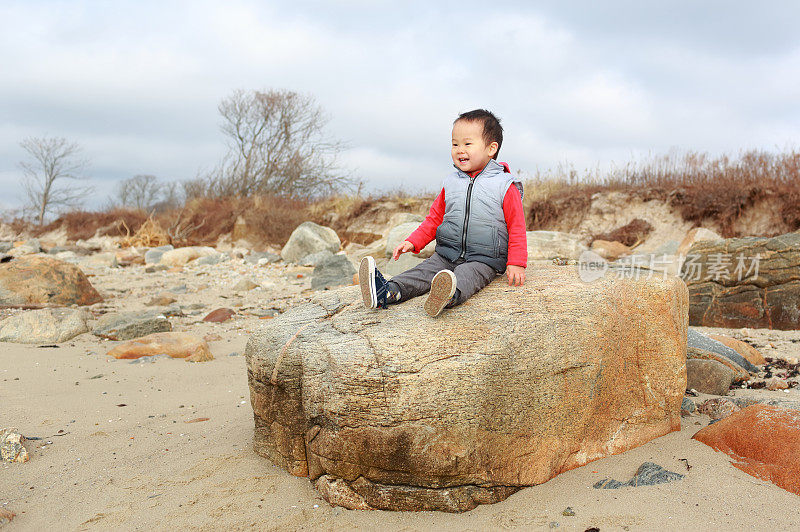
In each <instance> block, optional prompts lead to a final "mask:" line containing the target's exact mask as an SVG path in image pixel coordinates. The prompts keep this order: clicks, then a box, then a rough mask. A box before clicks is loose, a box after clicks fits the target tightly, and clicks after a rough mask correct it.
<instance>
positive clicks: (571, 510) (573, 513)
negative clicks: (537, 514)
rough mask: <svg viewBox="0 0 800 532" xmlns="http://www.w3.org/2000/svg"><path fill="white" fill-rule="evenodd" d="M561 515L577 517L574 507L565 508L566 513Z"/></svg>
mask: <svg viewBox="0 0 800 532" xmlns="http://www.w3.org/2000/svg"><path fill="white" fill-rule="evenodd" d="M561 515H563V516H566V517H574V516H575V510H573V509H572V506H567V507H566V508H564V511H563V512H561Z"/></svg>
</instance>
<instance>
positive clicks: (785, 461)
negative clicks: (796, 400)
mask: <svg viewBox="0 0 800 532" xmlns="http://www.w3.org/2000/svg"><path fill="white" fill-rule="evenodd" d="M693 438H694V439H695V440H697V441H699V442H702V443H705V444H706V445H708V446H710V447H711V448H713V449H715V450H717V451H722V452H723V453H725V454H727V455H729V456H730V457H731V458H732V459H733V462H732V464H733V466H734V467H737V468H739V469H741V470H742V471H744V472H745V473H747V474H749V475H753V476H754V477H757V478H760V479H761V480H766V481H769V482H772V483H774V484H777V485H778V486H780V487H781V488H783V489H785V490H787V491H790V492H792V493H795V494H797V495H800V411H797V410H789V409H784V408H780V407H777V406H768V405H753V406H748V407H747V408H745V409H743V410H741V411H740V412H735V413H733V414H731V415H730V416H728V417H726V418H725V419H722V420H720V421H718V422H716V423H714V424H713V425H709V426H708V427H705V428H703V429H701V430H700V431H698V432H697V434H695V435H694V436H693Z"/></svg>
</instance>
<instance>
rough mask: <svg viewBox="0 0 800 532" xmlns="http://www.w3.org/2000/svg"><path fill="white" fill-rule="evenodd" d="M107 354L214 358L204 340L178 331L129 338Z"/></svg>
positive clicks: (199, 360)
mask: <svg viewBox="0 0 800 532" xmlns="http://www.w3.org/2000/svg"><path fill="white" fill-rule="evenodd" d="M108 355H109V356H112V357H114V358H122V359H134V358H140V357H150V356H153V355H168V356H170V357H172V358H184V359H186V360H187V361H189V362H204V361H207V360H213V359H214V357H213V356H212V355H211V351H210V350H209V348H208V344H207V343H206V341H205V340H203V339H201V338H197V337H196V336H194V335H192V334H188V333H180V332H164V333H155V334H149V335H147V336H143V337H141V338H137V339H135V340H130V341H127V342H125V343H122V344H120V345H118V346H116V347H114V348H113V349H111V350H110V351H109V352H108Z"/></svg>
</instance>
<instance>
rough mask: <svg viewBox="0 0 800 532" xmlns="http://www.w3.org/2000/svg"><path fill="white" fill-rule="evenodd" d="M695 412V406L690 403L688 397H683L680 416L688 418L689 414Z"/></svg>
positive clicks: (692, 402)
mask: <svg viewBox="0 0 800 532" xmlns="http://www.w3.org/2000/svg"><path fill="white" fill-rule="evenodd" d="M696 411H697V405H695V403H694V401H692V400H691V399H689V398H688V397H684V398H683V401H682V402H681V415H682V416H684V415H686V416H688V415H690V414H694V413H695V412H696Z"/></svg>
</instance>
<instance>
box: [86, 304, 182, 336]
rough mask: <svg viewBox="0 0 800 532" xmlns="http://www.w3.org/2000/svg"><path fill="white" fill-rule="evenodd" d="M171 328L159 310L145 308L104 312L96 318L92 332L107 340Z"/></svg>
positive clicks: (166, 330) (145, 334)
mask: <svg viewBox="0 0 800 532" xmlns="http://www.w3.org/2000/svg"><path fill="white" fill-rule="evenodd" d="M171 330H172V324H171V323H170V321H169V320H168V319H167V317H166V316H165V315H164V314H162V313H161V311H160V310H145V311H131V312H116V313H112V314H106V315H104V316H102V317H101V318H100V319H99V320H97V323H96V324H95V327H94V330H92V334H94V335H95V336H99V337H101V338H108V339H109V340H132V339H134V338H139V337H141V336H147V335H148V334H153V333H159V332H168V331H171Z"/></svg>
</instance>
